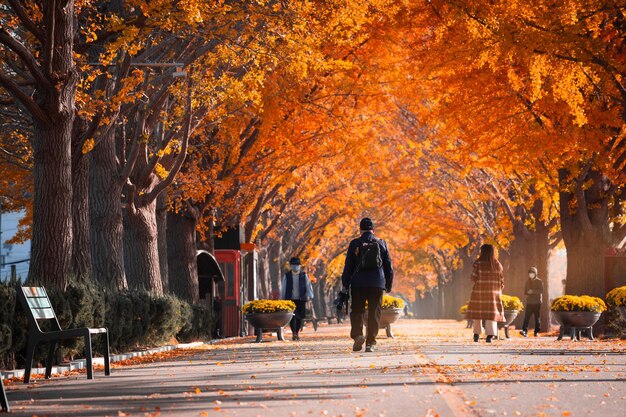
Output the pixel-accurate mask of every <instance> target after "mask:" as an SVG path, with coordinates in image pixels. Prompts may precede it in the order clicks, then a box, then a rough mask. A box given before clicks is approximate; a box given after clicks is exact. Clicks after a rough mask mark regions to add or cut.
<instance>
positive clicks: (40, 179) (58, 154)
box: [28, 99, 73, 289]
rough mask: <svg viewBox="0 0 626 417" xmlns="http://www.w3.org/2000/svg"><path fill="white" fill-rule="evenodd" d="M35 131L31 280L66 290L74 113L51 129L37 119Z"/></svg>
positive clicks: (68, 259)
mask: <svg viewBox="0 0 626 417" xmlns="http://www.w3.org/2000/svg"><path fill="white" fill-rule="evenodd" d="M72 101H73V99H72ZM34 130H35V131H34V137H33V147H34V151H35V153H34V161H35V168H34V182H35V192H34V202H33V232H32V242H31V245H32V246H31V263H30V271H29V275H28V281H29V282H31V283H39V284H43V285H50V286H55V287H57V288H61V289H65V285H66V284H67V273H68V271H69V270H70V261H71V255H72V161H71V150H70V149H71V138H72V116H69V115H68V116H66V117H65V118H63V119H61V120H58V123H57V124H55V125H54V126H53V127H50V128H47V127H46V126H41V125H40V124H39V123H37V122H35V124H34Z"/></svg>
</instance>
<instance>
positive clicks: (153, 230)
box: [124, 199, 163, 295]
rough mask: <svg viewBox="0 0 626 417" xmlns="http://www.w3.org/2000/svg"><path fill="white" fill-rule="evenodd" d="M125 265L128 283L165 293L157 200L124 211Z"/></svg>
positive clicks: (132, 206)
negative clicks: (158, 231) (160, 259)
mask: <svg viewBox="0 0 626 417" xmlns="http://www.w3.org/2000/svg"><path fill="white" fill-rule="evenodd" d="M124 266H125V269H126V276H127V277H128V286H129V287H130V288H134V289H143V290H148V291H152V292H154V293H155V294H157V295H163V283H162V281H161V270H160V264H159V242H158V238H157V221H156V199H154V200H152V201H151V202H148V203H147V204H143V205H139V206H135V205H133V204H130V205H129V207H128V208H126V210H124Z"/></svg>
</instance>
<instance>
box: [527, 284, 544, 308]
mask: <svg viewBox="0 0 626 417" xmlns="http://www.w3.org/2000/svg"><path fill="white" fill-rule="evenodd" d="M529 290H532V294H530V291H529ZM524 293H525V294H526V304H541V302H542V301H543V282H542V281H541V280H540V279H539V278H538V277H536V278H528V280H527V281H526V289H525V291H524Z"/></svg>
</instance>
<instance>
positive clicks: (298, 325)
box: [289, 300, 306, 335]
mask: <svg viewBox="0 0 626 417" xmlns="http://www.w3.org/2000/svg"><path fill="white" fill-rule="evenodd" d="M291 301H293V302H294V303H295V305H296V309H295V310H294V312H293V317H292V318H291V321H290V322H289V327H291V333H293V334H295V335H297V334H298V333H299V332H300V329H302V322H303V320H304V316H305V315H306V301H305V300H291Z"/></svg>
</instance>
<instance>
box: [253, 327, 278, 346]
mask: <svg viewBox="0 0 626 417" xmlns="http://www.w3.org/2000/svg"><path fill="white" fill-rule="evenodd" d="M264 331H266V332H276V338H277V339H278V340H283V341H284V340H285V337H284V336H283V328H282V327H279V328H277V329H263V328H261V327H255V328H254V334H255V335H256V340H255V341H254V343H261V342H262V341H263V332H264Z"/></svg>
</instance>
